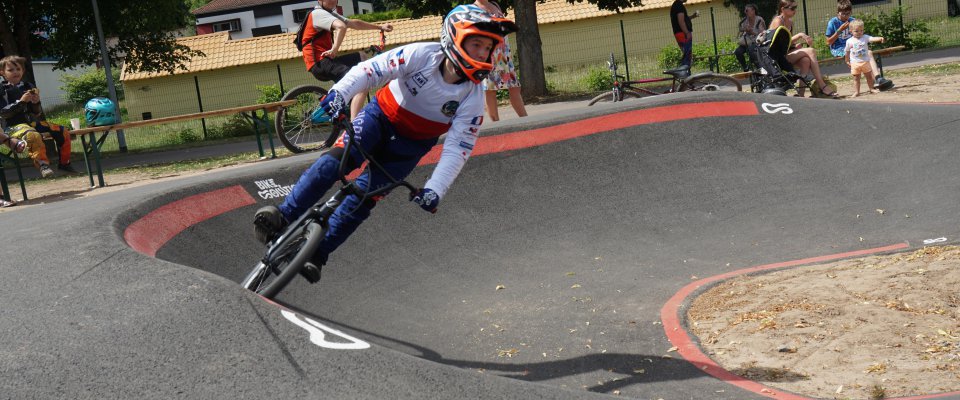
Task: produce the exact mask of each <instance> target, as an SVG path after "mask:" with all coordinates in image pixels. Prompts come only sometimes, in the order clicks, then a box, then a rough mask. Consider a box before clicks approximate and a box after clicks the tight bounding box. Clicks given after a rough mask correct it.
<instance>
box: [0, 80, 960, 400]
mask: <svg viewBox="0 0 960 400" xmlns="http://www.w3.org/2000/svg"><path fill="white" fill-rule="evenodd" d="M958 109H960V106H958V105H957V104H945V105H917V104H876V103H863V102H843V101H831V100H810V99H800V98H790V97H772V96H764V95H752V94H745V93H744V94H723V93H720V94H716V95H703V94H696V93H695V94H678V95H672V96H657V97H653V98H647V99H641V100H636V101H626V102H623V103H619V104H614V105H606V106H602V107H594V108H586V107H584V109H583V110H578V111H576V112H567V113H564V114H561V115H549V116H542V117H539V118H530V119H527V120H526V121H523V122H522V124H521V123H517V124H513V125H509V126H506V125H504V126H500V127H497V128H495V129H490V130H485V131H484V132H483V135H482V136H481V138H480V141H479V142H478V144H477V146H476V148H475V150H474V155H473V157H472V158H471V160H470V161H469V162H468V163H467V165H466V167H465V168H464V170H463V172H462V173H461V174H460V177H459V178H458V180H457V182H456V183H455V185H454V186H453V188H452V189H451V191H450V192H449V194H448V196H447V197H446V198H445V199H443V202H442V204H441V206H440V211H439V212H438V213H437V214H435V215H430V214H427V213H424V212H423V211H422V210H420V209H419V208H417V207H415V206H412V205H411V204H410V203H408V202H407V201H406V196H405V195H404V194H401V193H397V194H394V195H393V196H391V197H388V198H387V199H386V200H385V201H381V202H380V204H379V205H378V206H377V207H376V210H375V211H374V213H373V215H372V216H371V217H370V219H368V220H367V222H366V223H365V224H364V225H363V226H361V228H360V229H359V230H358V231H357V232H356V233H355V234H354V235H353V236H352V237H351V238H350V240H349V241H348V242H347V243H346V244H345V245H343V246H342V247H341V248H340V249H338V250H337V252H335V253H334V254H333V255H332V256H331V258H330V262H329V264H328V266H326V267H325V268H324V270H323V279H322V281H321V282H320V283H318V284H315V285H310V284H308V283H307V282H306V281H304V280H302V279H300V278H297V279H295V280H294V282H293V283H292V284H291V285H289V286H288V287H287V288H286V289H285V290H284V291H283V292H282V293H281V295H280V296H278V298H277V299H276V302H271V301H267V300H265V299H262V298H260V297H259V296H256V295H255V294H253V293H250V292H247V291H245V290H243V289H242V288H240V287H239V285H237V284H236V282H238V281H239V280H240V279H241V278H242V277H243V276H244V274H245V273H246V272H247V271H248V270H249V269H250V267H252V265H253V264H254V263H255V262H256V260H257V259H258V258H259V257H260V256H261V255H262V252H263V246H262V245H260V244H259V243H258V242H256V240H255V239H254V238H253V234H252V224H251V220H252V215H253V212H254V211H255V210H256V209H257V208H258V207H260V206H262V205H265V204H276V203H279V202H280V201H281V200H282V197H283V195H284V194H285V193H286V192H287V191H288V190H289V187H290V186H291V185H292V184H294V183H295V181H296V179H297V177H298V176H299V174H300V173H301V172H302V171H303V169H305V168H306V166H307V165H308V164H309V163H310V162H312V160H313V159H314V157H316V154H307V155H301V156H296V157H291V158H288V159H284V160H276V161H272V162H268V163H258V164H256V165H253V166H251V167H248V168H243V169H236V170H232V171H226V172H218V173H213V174H210V175H208V176H204V177H196V178H189V179H185V180H182V181H177V182H172V183H163V184H155V185H150V186H147V187H145V188H138V189H136V190H125V191H120V192H116V193H111V194H104V195H100V196H95V197H90V198H84V199H76V200H73V201H71V202H69V203H53V204H48V205H43V206H40V207H32V208H30V209H27V210H19V211H17V212H14V213H7V215H4V216H3V220H2V221H0V225H3V231H4V232H5V233H7V234H9V235H12V236H14V237H17V238H28V237H30V238H36V239H35V240H30V241H27V242H23V241H21V242H19V243H18V247H17V251H16V252H13V251H11V250H10V249H9V248H8V249H7V250H5V253H10V254H9V255H8V256H7V257H5V258H4V261H3V262H2V266H0V271H2V272H5V273H4V275H5V276H7V277H8V278H10V279H9V280H8V281H7V285H6V286H7V290H5V291H4V294H3V298H4V307H3V311H2V312H0V326H3V327H4V329H3V330H2V331H3V334H2V340H3V342H4V343H5V345H4V346H3V347H4V348H5V350H4V351H2V352H0V359H2V361H0V389H2V390H0V393H3V394H4V396H11V398H53V397H70V398H84V397H97V398H104V397H108V398H118V397H119V398H122V397H132V396H145V397H171V396H174V397H188V398H208V397H216V398H238V397H239V398H270V397H274V398H292V397H294V396H298V397H303V396H306V397H309V398H383V399H385V398H391V399H396V398H410V399H414V398H415V399H421V398H517V399H530V398H550V399H562V398H571V399H572V398H592V397H605V395H619V396H620V397H626V398H664V399H677V398H685V399H707V398H709V399H749V398H769V397H773V398H804V397H803V396H801V395H797V394H792V393H785V392H782V391H780V390H777V389H775V388H771V387H766V386H763V385H761V384H759V383H756V382H752V381H749V380H746V379H744V378H739V377H737V376H735V375H733V374H731V373H729V372H727V371H725V370H723V368H721V367H720V366H718V365H716V364H713V363H712V362H711V361H710V359H709V358H708V357H706V356H704V355H703V354H702V353H700V351H699V349H698V347H697V345H696V338H694V337H691V336H690V335H689V334H687V333H686V327H685V326H684V321H683V313H684V309H685V307H686V305H687V304H688V303H689V301H690V300H691V299H692V298H693V297H694V296H695V295H696V294H697V293H698V292H699V291H701V290H703V289H704V288H706V287H708V286H709V285H710V284H712V283H715V282H717V281H718V280H719V277H728V276H734V275H736V274H739V273H747V272H757V271H761V270H765V269H773V268H783V267H801V266H802V265H805V264H809V263H813V262H820V261H824V260H833V259H839V258H846V257H853V256H860V255H866V254H877V253H884V252H894V251H905V250H910V249H913V248H917V247H921V246H923V245H924V242H925V241H929V240H937V241H938V242H939V243H954V242H956V241H957V238H958V237H960V226H958V224H957V218H956V217H957V215H960V206H958V204H960V203H958V201H957V197H958V193H960V174H958V173H957V172H958V171H960V157H957V150H958V147H960V146H958V144H960V142H958V138H957V133H960V114H958V113H957V111H958ZM435 162H436V155H435V154H433V153H432V154H431V155H429V156H428V157H427V158H426V159H425V162H424V163H423V164H424V165H422V166H421V167H418V168H417V170H416V171H414V173H413V174H412V175H411V176H410V177H409V178H408V180H409V181H411V182H414V183H415V184H416V183H417V182H421V183H422V182H423V181H425V179H426V178H427V177H428V175H429V173H430V171H432V167H433V166H432V164H433V163H435ZM877 208H884V209H886V210H889V211H890V212H891V213H897V214H909V215H910V216H911V218H909V219H896V218H886V219H881V218H875V219H866V218H863V219H856V218H851V216H853V215H858V214H868V213H870V212H872V211H873V210H874V209H877ZM55 229H59V230H60V231H59V232H57V231H55ZM9 243H10V242H8V244H9ZM55 243H56V244H55ZM51 244H54V245H51ZM27 266H30V267H29V268H26V267H27ZM34 266H36V267H34ZM508 378H510V379H508ZM938 397H940V398H948V397H953V398H957V397H960V396H958V395H957V394H956V393H953V394H944V395H941V396H938ZM924 398H926V397H924Z"/></svg>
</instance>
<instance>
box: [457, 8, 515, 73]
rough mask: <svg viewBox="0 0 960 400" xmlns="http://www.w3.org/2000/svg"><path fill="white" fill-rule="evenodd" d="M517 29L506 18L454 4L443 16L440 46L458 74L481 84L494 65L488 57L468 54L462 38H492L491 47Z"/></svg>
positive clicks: (480, 9) (479, 9)
mask: <svg viewBox="0 0 960 400" xmlns="http://www.w3.org/2000/svg"><path fill="white" fill-rule="evenodd" d="M516 31H517V26H516V24H514V23H513V21H510V20H508V19H506V18H497V17H494V16H492V15H490V13H488V12H486V11H484V10H483V9H482V8H480V7H477V6H472V5H463V6H457V7H456V8H454V9H453V10H452V11H450V13H449V14H447V17H446V18H444V19H443V28H442V29H441V31H440V45H441V47H442V48H443V54H444V55H446V56H447V59H449V60H450V61H451V62H453V65H454V67H456V70H457V74H458V75H460V76H462V77H464V78H466V79H469V80H470V81H472V82H474V83H480V81H482V80H483V79H484V78H486V77H487V75H490V71H493V64H491V63H490V57H489V56H488V57H487V59H486V60H475V59H473V58H472V57H470V55H469V54H467V51H466V50H465V49H464V48H463V43H464V41H465V40H466V39H467V37H469V36H473V35H478V36H483V37H486V38H490V39H493V46H494V47H496V46H498V45H499V44H500V43H501V42H503V40H504V39H503V37H504V36H505V35H508V34H510V33H513V32H516Z"/></svg>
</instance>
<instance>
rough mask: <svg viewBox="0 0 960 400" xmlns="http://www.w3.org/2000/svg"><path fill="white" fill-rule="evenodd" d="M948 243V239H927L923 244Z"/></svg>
mask: <svg viewBox="0 0 960 400" xmlns="http://www.w3.org/2000/svg"><path fill="white" fill-rule="evenodd" d="M946 241H947V238H945V237H938V238H936V239H926V240H924V241H923V244H933V243H940V242H946Z"/></svg>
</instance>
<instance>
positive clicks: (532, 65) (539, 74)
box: [396, 0, 732, 97]
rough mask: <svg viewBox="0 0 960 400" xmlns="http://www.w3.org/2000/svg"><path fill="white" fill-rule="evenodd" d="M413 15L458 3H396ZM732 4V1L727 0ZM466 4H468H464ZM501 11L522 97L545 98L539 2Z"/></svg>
mask: <svg viewBox="0 0 960 400" xmlns="http://www.w3.org/2000/svg"><path fill="white" fill-rule="evenodd" d="M396 1H397V2H399V3H401V4H402V5H403V6H404V7H406V8H408V9H410V11H412V12H413V17H414V18H419V17H422V16H424V15H445V14H446V13H447V12H448V11H450V9H451V8H453V7H454V6H456V5H457V4H461V2H454V1H450V0H396ZM583 1H584V0H567V2H568V3H570V4H573V3H582V2H583ZM586 1H588V2H590V3H591V4H596V5H597V8H599V9H601V10H610V11H617V12H619V11H620V9H623V8H627V7H634V6H642V5H643V0H586ZM730 1H732V0H730ZM466 2H469V1H466ZM497 2H498V3H499V4H500V6H501V7H502V8H504V9H507V8H510V7H513V8H514V12H515V13H516V15H515V16H514V20H515V22H516V23H517V26H518V28H519V31H518V32H517V54H518V58H519V59H520V77H521V80H522V81H523V86H522V87H523V96H524V97H537V96H543V95H545V94H547V80H546V76H545V75H544V73H543V49H542V46H541V41H540V28H539V27H538V25H537V3H542V2H543V0H516V1H514V0H502V1H497Z"/></svg>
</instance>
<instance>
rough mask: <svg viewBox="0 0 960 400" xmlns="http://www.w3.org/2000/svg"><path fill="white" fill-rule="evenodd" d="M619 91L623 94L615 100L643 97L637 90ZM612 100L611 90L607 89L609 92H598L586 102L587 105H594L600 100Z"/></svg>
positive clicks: (607, 101) (606, 101)
mask: <svg viewBox="0 0 960 400" xmlns="http://www.w3.org/2000/svg"><path fill="white" fill-rule="evenodd" d="M621 93H622V94H623V98H622V99H620V100H617V101H623V100H625V99H628V98H637V99H639V98H641V97H643V95H642V94H640V93H637V92H634V91H632V90H624V91H622V92H621ZM612 101H613V92H612V91H609V92H606V93H601V94H598V95H597V97H594V98H593V99H590V102H589V103H587V106H592V105H594V104H596V103H600V102H605V103H609V102H612Z"/></svg>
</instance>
